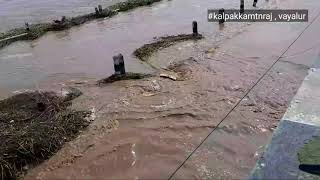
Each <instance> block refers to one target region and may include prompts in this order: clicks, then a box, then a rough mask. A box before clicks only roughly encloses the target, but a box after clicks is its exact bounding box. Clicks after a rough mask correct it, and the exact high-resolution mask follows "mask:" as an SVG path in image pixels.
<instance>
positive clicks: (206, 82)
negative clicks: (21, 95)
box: [0, 0, 314, 179]
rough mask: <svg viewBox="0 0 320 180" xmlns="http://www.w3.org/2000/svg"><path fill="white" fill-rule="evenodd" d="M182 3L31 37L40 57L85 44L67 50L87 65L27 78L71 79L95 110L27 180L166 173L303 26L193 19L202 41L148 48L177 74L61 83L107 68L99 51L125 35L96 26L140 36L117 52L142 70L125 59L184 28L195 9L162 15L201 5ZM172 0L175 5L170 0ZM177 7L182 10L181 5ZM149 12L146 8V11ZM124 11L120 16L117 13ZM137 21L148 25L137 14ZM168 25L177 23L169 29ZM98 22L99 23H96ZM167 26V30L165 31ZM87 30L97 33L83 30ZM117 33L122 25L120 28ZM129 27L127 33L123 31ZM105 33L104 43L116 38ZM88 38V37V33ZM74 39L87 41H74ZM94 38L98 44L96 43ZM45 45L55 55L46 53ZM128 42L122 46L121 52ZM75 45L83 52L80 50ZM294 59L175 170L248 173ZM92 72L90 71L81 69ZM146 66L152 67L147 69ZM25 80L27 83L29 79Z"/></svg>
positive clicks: (285, 92)
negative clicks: (178, 77)
mask: <svg viewBox="0 0 320 180" xmlns="http://www.w3.org/2000/svg"><path fill="white" fill-rule="evenodd" d="M310 1H311V0H310ZM188 2H190V3H186V1H182V0H181V1H179V0H176V1H170V2H165V3H159V4H157V5H155V6H152V7H146V8H141V9H139V11H132V12H129V13H128V14H121V15H119V16H117V17H115V19H109V20H104V21H97V22H93V23H88V24H86V25H84V26H81V27H79V28H75V29H71V30H70V31H67V32H62V34H64V33H67V34H68V36H62V38H57V37H56V36H57V34H61V33H54V34H50V35H48V36H45V37H43V38H41V39H39V40H38V41H35V42H33V43H36V45H37V43H39V44H40V43H44V42H46V43H44V44H43V49H42V50H41V51H40V49H41V48H40V47H41V46H39V47H38V46H35V49H37V48H39V50H38V52H39V53H40V52H43V53H44V54H48V55H43V56H42V54H41V55H40V56H41V57H46V58H49V57H51V56H53V57H64V53H69V51H62V49H69V48H70V47H72V45H75V44H73V43H74V42H77V41H79V42H83V43H79V44H77V45H75V47H74V48H80V49H82V50H83V52H82V51H81V52H79V51H75V50H74V51H72V52H73V53H72V54H73V56H76V61H79V62H83V63H84V64H82V65H85V66H86V67H85V68H84V67H82V66H79V67H78V66H74V68H69V69H68V73H69V72H70V71H74V72H73V73H74V74H75V75H74V74H72V75H70V74H68V73H66V72H62V73H60V74H58V75H57V74H55V73H48V74H49V75H48V74H46V73H45V72H47V71H49V70H50V68H47V69H45V68H44V69H45V70H46V71H44V72H41V73H39V74H38V75H42V76H51V78H52V79H53V80H52V79H51V80H48V79H50V78H48V77H44V78H43V79H42V77H40V78H41V79H42V80H36V79H33V81H43V80H47V81H48V82H47V83H48V84H51V83H52V82H63V83H65V84H70V85H73V86H76V87H78V88H79V89H81V90H82V91H83V93H84V95H83V96H81V97H80V98H78V99H76V101H75V102H74V105H73V106H74V107H75V108H78V109H81V108H88V107H89V108H90V109H92V111H93V112H94V113H93V116H92V118H93V119H95V121H93V122H92V124H91V125H90V127H89V128H88V129H87V130H86V131H85V132H83V133H82V134H81V135H80V136H79V137H78V138H77V139H75V140H74V141H72V142H70V143H68V144H67V145H66V146H65V147H64V148H63V149H62V150H61V151H59V152H58V153H57V154H56V155H55V156H53V157H52V158H51V159H50V160H48V161H47V162H45V163H43V164H41V165H40V166H38V167H36V168H34V169H31V170H30V171H29V173H28V174H27V175H26V176H25V179H167V178H168V177H169V176H170V175H171V174H172V173H173V172H174V170H175V169H176V168H177V167H178V166H179V165H180V164H181V162H183V160H185V158H186V156H187V155H188V154H189V153H190V152H192V150H193V149H194V148H195V147H196V146H197V145H198V144H199V143H200V142H201V141H202V140H203V138H204V137H205V136H206V135H207V134H208V133H209V132H210V131H211V130H212V128H214V127H216V126H217V124H218V123H219V121H220V120H221V119H222V118H223V117H224V116H225V114H226V113H227V112H228V111H229V110H230V109H231V108H232V107H233V105H234V104H235V103H236V102H237V101H238V100H240V98H241V97H242V96H243V95H244V93H245V92H246V90H247V89H248V88H249V87H250V86H251V85H252V84H253V83H254V82H255V81H256V80H257V79H258V78H259V77H260V76H261V75H262V74H263V73H264V72H265V71H266V70H267V69H268V67H269V66H270V65H271V64H272V62H273V61H274V60H275V59H276V58H277V57H278V56H279V55H280V54H281V53H282V51H283V49H285V48H287V47H288V46H289V44H290V43H291V42H292V40H293V39H295V38H296V37H297V36H298V34H299V32H300V31H301V30H302V29H303V28H304V25H305V24H302V25H301V24H292V25H279V26H274V25H273V24H263V25H262V24H259V25H258V26H257V25H251V26H248V24H228V25H227V26H226V27H224V28H223V30H219V27H218V26H216V25H213V24H210V23H206V22H205V20H203V19H202V20H201V19H199V22H200V23H199V24H201V26H200V27H201V28H203V29H201V28H200V29H201V30H200V31H201V32H202V33H203V34H204V35H205V36H206V39H205V40H203V41H199V42H184V43H180V44H177V45H175V46H173V47H171V48H167V49H163V50H162V51H160V52H159V53H156V54H154V56H152V57H151V60H150V62H151V63H153V64H154V65H155V66H156V67H160V68H161V67H163V68H164V67H166V66H167V65H168V64H171V63H172V62H178V61H180V62H181V63H180V65H179V66H178V67H177V68H176V69H175V70H176V72H177V73H181V74H183V75H184V78H185V80H184V81H172V80H170V79H163V78H160V77H152V78H147V79H144V80H138V81H122V82H116V83H114V84H112V85H107V86H102V87H98V86H96V85H95V81H94V80H91V79H89V80H88V81H87V82H83V83H81V84H79V83H78V82H75V81H63V79H68V80H70V78H74V79H75V78H79V79H80V80H83V79H85V78H88V77H97V76H98V77H100V76H105V75H106V74H108V73H111V72H112V65H111V64H112V63H111V62H112V61H111V58H110V59H108V60H103V61H102V60H101V57H104V56H105V53H106V54H107V53H108V52H109V53H112V54H113V53H116V51H118V49H117V48H115V49H113V48H112V47H113V46H108V45H111V44H116V45H117V46H119V47H120V46H121V47H122V44H123V43H120V42H119V43H118V44H117V43H116V42H117V41H112V42H114V43H109V44H108V43H107V40H103V39H99V38H98V37H101V34H103V37H104V36H108V35H109V34H108V35H106V34H104V33H105V32H110V31H111V32H114V34H113V35H114V36H115V37H118V40H119V39H120V40H121V37H122V36H124V37H126V38H125V39H126V40H128V39H130V38H132V39H135V38H136V37H139V38H142V40H141V41H140V39H138V38H137V39H135V40H134V41H132V42H131V41H126V42H128V43H127V46H126V48H124V50H123V51H124V53H127V54H125V55H126V57H127V58H128V59H129V60H128V64H129V66H128V68H129V70H130V71H146V69H147V68H145V67H148V65H146V64H144V65H141V64H140V63H139V61H137V60H135V59H134V58H133V57H131V56H130V55H131V53H132V51H131V50H132V49H135V48H136V47H139V46H141V45H142V44H143V43H145V42H143V41H151V39H152V38H153V37H154V36H160V35H165V34H174V33H178V32H181V31H182V32H189V31H190V30H191V21H192V20H193V19H194V16H191V15H190V13H186V14H185V15H187V17H190V19H187V18H186V19H187V20H185V19H184V18H183V17H180V16H178V17H177V19H180V18H181V22H184V23H181V24H179V23H177V22H176V21H175V25H174V26H173V24H170V23H169V22H171V21H170V19H171V18H167V17H169V15H170V13H173V12H172V11H166V9H168V8H171V7H175V8H177V9H179V7H181V8H182V7H183V8H182V9H188V8H187V7H189V8H192V10H193V12H194V13H195V14H197V11H196V10H197V8H195V7H197V5H198V4H199V3H198V2H197V3H192V2H195V1H191V0H188ZM201 2H205V1H201ZM312 2H314V1H312ZM175 3H177V4H176V5H179V6H175ZM270 3H275V4H276V1H270ZM200 4H201V3H200ZM208 4H210V3H208V2H207V4H206V5H208ZM310 4H311V5H312V3H310ZM200 7H202V6H200ZM161 9H162V10H161ZM182 9H181V11H180V12H185V11H184V10H182ZM200 9H201V10H200ZM164 12H165V13H164ZM177 12H179V11H177ZM158 13H159V14H158ZM162 13H164V14H162ZM175 13H176V12H175ZM198 13H199V14H200V15H199V17H200V16H201V14H202V13H203V14H204V15H205V14H206V11H203V8H199V12H198ZM150 14H152V15H153V16H147V15H150ZM177 14H179V15H181V14H180V13H177ZM128 15H129V16H128ZM157 15H161V17H166V18H165V19H164V20H160V19H159V20H158V19H157V22H154V21H155V19H153V17H157ZM201 17H202V16H201ZM121 19H122V20H127V21H121ZM134 19H136V21H135V22H137V23H138V22H139V23H140V24H139V25H141V26H142V27H139V26H135V25H134V23H133V24H130V25H131V26H130V28H125V29H122V28H123V26H121V24H126V25H128V23H130V22H134V21H131V20H134ZM141 19H144V20H145V21H143V22H146V23H145V24H144V23H143V22H142V21H140V20H141ZM172 19H175V17H172ZM177 19H176V20H177ZM129 20H130V21H129ZM99 23H100V24H99ZM157 23H160V25H157ZM166 23H167V24H166ZM101 24H102V25H101ZM99 25H101V26H99ZM116 25H118V26H116ZM161 25H162V26H161ZM164 25H167V26H166V27H167V28H166V29H162V28H163V27H164ZM113 26H115V27H116V28H115V30H114V31H112V27H113ZM175 26H178V27H179V29H175V28H174V27H175ZM91 27H93V28H92V29H91ZM99 27H100V28H101V29H100V30H97V29H99ZM106 27H108V28H106ZM126 27H127V26H126ZM150 27H152V28H154V29H155V30H152V32H155V31H157V32H158V34H153V33H150V32H149V31H151V29H152V28H150ZM156 27H159V29H157V28H156ZM161 27H162V28H161ZM140 28H141V29H140ZM170 28H172V29H171V30H170V32H169V33H168V30H169V29H170ZM93 29H95V30H96V31H93ZM138 29H139V32H141V31H143V32H145V33H144V34H143V35H142V33H137V32H138V31H136V30H138ZM121 30H123V31H121ZM178 30H179V31H178ZM266 30H268V31H266ZM91 31H92V32H95V33H93V34H90V33H89V32H91ZM98 32H99V33H100V36H95V34H99V33H98ZM117 32H118V33H119V32H123V33H121V34H117ZM124 32H126V33H124ZM131 32H132V34H131V36H129V37H130V38H128V36H126V35H125V34H127V33H129V34H130V33H131ZM257 32H258V33H257ZM275 32H277V33H275ZM87 33H88V34H87ZM149 33H150V34H149ZM85 34H86V35H85ZM89 35H90V36H89ZM109 36H110V37H109V39H108V40H109V41H110V40H112V38H111V37H113V36H112V35H109ZM67 37H68V38H69V39H68V38H67ZM70 37H75V38H70ZM92 37H95V38H93V39H92ZM266 37H268V38H266ZM64 38H66V39H64ZM81 39H87V40H86V41H81ZM88 39H89V40H88ZM97 39H99V40H97ZM248 39H250V41H248ZM90 40H92V44H90ZM136 41H138V42H136ZM262 41H263V43H261V42H262ZM49 42H50V43H49ZM58 42H63V43H58ZM130 42H131V43H132V44H131V43H130ZM55 43H57V44H55ZM68 43H70V44H71V45H70V44H69V45H70V47H69V46H64V45H65V44H68ZM26 44H29V43H18V44H13V45H12V46H10V47H8V48H6V49H5V50H4V51H5V52H8V50H10V48H11V50H12V51H13V52H14V51H17V50H18V48H16V47H17V46H18V45H20V47H21V49H22V50H25V49H24V48H25V46H26ZM85 44H88V45H85ZM97 44H102V45H103V46H101V47H99V46H98V45H97ZM216 45H219V46H218V47H217V46H216ZM305 46H306V43H303V42H302V43H301V44H300V45H299V46H294V50H295V51H300V50H303V49H305ZM44 47H54V48H49V49H47V48H44ZM81 47H82V48H81ZM104 47H111V48H104ZM114 47H116V46H114ZM127 47H128V48H127ZM55 48H60V51H59V52H63V53H60V54H59V53H58V51H55V50H54V49H55ZM52 49H53V51H54V53H52V54H51V53H50V52H51V51H52ZM96 49H97V51H95V50H96ZM126 49H127V50H128V52H126V51H125V50H126ZM248 49H250V51H248ZM69 50H70V49H69ZM84 50H89V51H90V52H95V53H98V54H99V53H101V54H100V55H99V56H98V55H97V59H98V60H96V59H95V58H90V60H92V61H94V62H95V63H97V65H95V64H91V63H88V62H87V58H83V57H87V56H89V55H88V54H86V51H84ZM113 50H114V51H113ZM295 51H294V52H295ZM2 52H3V51H2ZM32 52H34V51H32ZM74 52H77V53H80V54H79V56H78V55H76V53H74ZM294 52H291V53H294ZM49 54H50V56H49ZM6 55H8V54H6ZM67 55H68V54H67ZM312 55H313V53H312ZM92 56H93V57H94V56H95V54H94V53H93V54H92ZM24 57H28V56H27V55H23V56H22V59H24ZM90 57H91V56H90ZM108 57H109V56H108ZM303 57H304V56H303ZM310 57H311V56H310ZM29 58H30V57H29ZM82 58H83V59H82ZM13 59H15V58H13ZM27 59H28V58H27ZM51 59H60V58H51ZM104 59H107V58H104ZM293 59H294V58H293ZM293 59H290V58H288V59H286V60H287V61H288V62H285V61H283V62H280V63H279V64H277V66H276V67H275V68H274V69H273V70H272V71H271V72H270V73H269V74H268V75H267V76H266V78H264V79H263V81H262V82H261V84H259V86H257V87H256V88H255V89H254V90H253V91H252V93H250V94H249V96H248V97H247V98H245V99H244V101H243V102H242V103H241V104H240V106H239V107H238V108H237V109H236V110H235V111H234V112H233V113H232V114H231V115H230V116H229V117H228V118H227V119H226V121H225V122H223V123H222V124H220V126H219V127H218V128H217V130H216V131H215V133H214V136H212V137H210V138H209V139H208V141H206V142H205V144H204V146H202V147H201V148H200V149H199V150H198V151H197V152H196V153H195V154H194V156H193V157H192V158H191V159H190V160H189V161H187V163H186V164H185V165H184V166H183V167H182V169H181V170H180V171H178V172H177V174H176V175H175V176H174V178H176V179H205V178H206V179H219V178H220V179H232V178H233V179H244V178H246V177H247V176H248V174H249V173H250V170H251V169H252V167H253V166H254V163H255V161H256V160H257V158H259V156H260V155H261V151H262V149H263V146H264V145H265V144H266V143H267V141H268V138H270V136H271V134H272V131H273V130H274V129H275V128H276V126H277V123H278V121H279V119H280V118H281V116H282V114H283V113H284V112H285V110H286V107H287V105H288V104H289V102H290V100H291V98H292V97H293V96H294V94H295V92H296V90H297V89H298V87H299V85H300V83H301V81H302V80H303V78H304V76H305V74H306V72H307V70H308V66H306V65H303V64H299V63H296V62H291V60H293ZM39 62H41V61H40V59H38V60H36V63H35V64H38V63H39ZM106 62H107V63H110V64H109V66H108V65H107V66H105V65H106V64H107V63H106ZM50 63H54V62H50ZM56 63H57V64H58V65H57V68H56V69H55V70H53V71H57V69H58V70H61V71H62V70H63V69H64V68H66V67H67V66H68V63H67V64H64V66H66V67H64V66H62V65H61V64H59V61H58V62H56ZM40 64H41V63H40ZM75 64H76V63H75ZM75 64H73V65H75ZM135 64H136V66H135ZM44 67H45V66H44ZM48 67H49V66H48ZM58 67H59V68H58ZM142 67H143V68H142ZM77 68H79V69H80V73H81V74H78V75H77V73H79V72H78V71H79V69H78V70H77ZM81 68H83V69H81ZM108 68H109V69H108ZM135 68H136V69H135ZM3 69H4V70H5V68H3ZM90 71H92V72H93V73H92V74H93V75H92V74H91V75H90V73H88V72H90ZM150 71H153V70H152V69H150ZM163 71H164V72H167V71H165V70H163ZM0 72H1V71H0ZM97 72H98V73H97ZM96 73H97V74H96ZM98 74H100V75H98ZM60 76H61V77H60ZM0 77H1V76H0ZM26 82H28V80H27V78H26ZM39 84H41V83H39ZM60 86H61V85H59V83H57V84H56V85H55V84H53V85H52V84H51V85H50V87H60Z"/></svg>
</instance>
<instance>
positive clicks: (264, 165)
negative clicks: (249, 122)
mask: <svg viewBox="0 0 320 180" xmlns="http://www.w3.org/2000/svg"><path fill="white" fill-rule="evenodd" d="M306 120H307V119H306ZM316 136H320V128H319V127H318V126H312V125H308V124H304V123H298V122H294V121H290V120H286V119H283V120H282V122H281V123H280V125H279V127H278V128H277V131H276V132H275V133H274V135H273V137H272V141H271V143H270V144H268V147H267V148H266V151H265V152H264V154H263V156H262V157H261V159H260V160H259V161H258V162H257V166H256V168H255V170H254V172H253V174H252V175H251V177H250V178H249V179H319V178H320V177H319V176H318V177H317V176H314V175H311V174H308V173H305V172H303V171H301V170H299V165H300V162H299V160H298V153H299V151H300V150H301V148H303V146H304V145H305V144H306V143H307V142H308V141H310V140H311V139H312V138H314V137H316Z"/></svg>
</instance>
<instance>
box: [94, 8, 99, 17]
mask: <svg viewBox="0 0 320 180" xmlns="http://www.w3.org/2000/svg"><path fill="white" fill-rule="evenodd" d="M94 10H95V12H96V15H97V16H98V15H99V14H100V13H99V9H98V8H97V7H95V8H94Z"/></svg>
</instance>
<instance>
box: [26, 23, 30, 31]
mask: <svg viewBox="0 0 320 180" xmlns="http://www.w3.org/2000/svg"><path fill="white" fill-rule="evenodd" d="M25 26H26V30H27V31H30V27H29V23H25Z"/></svg>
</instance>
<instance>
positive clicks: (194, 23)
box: [192, 21, 199, 36]
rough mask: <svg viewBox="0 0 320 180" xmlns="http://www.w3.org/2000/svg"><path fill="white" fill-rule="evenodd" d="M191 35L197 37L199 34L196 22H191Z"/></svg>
mask: <svg viewBox="0 0 320 180" xmlns="http://www.w3.org/2000/svg"><path fill="white" fill-rule="evenodd" d="M192 34H193V35H194V36H197V35H198V34H199V33H198V23H197V21H193V22H192Z"/></svg>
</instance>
